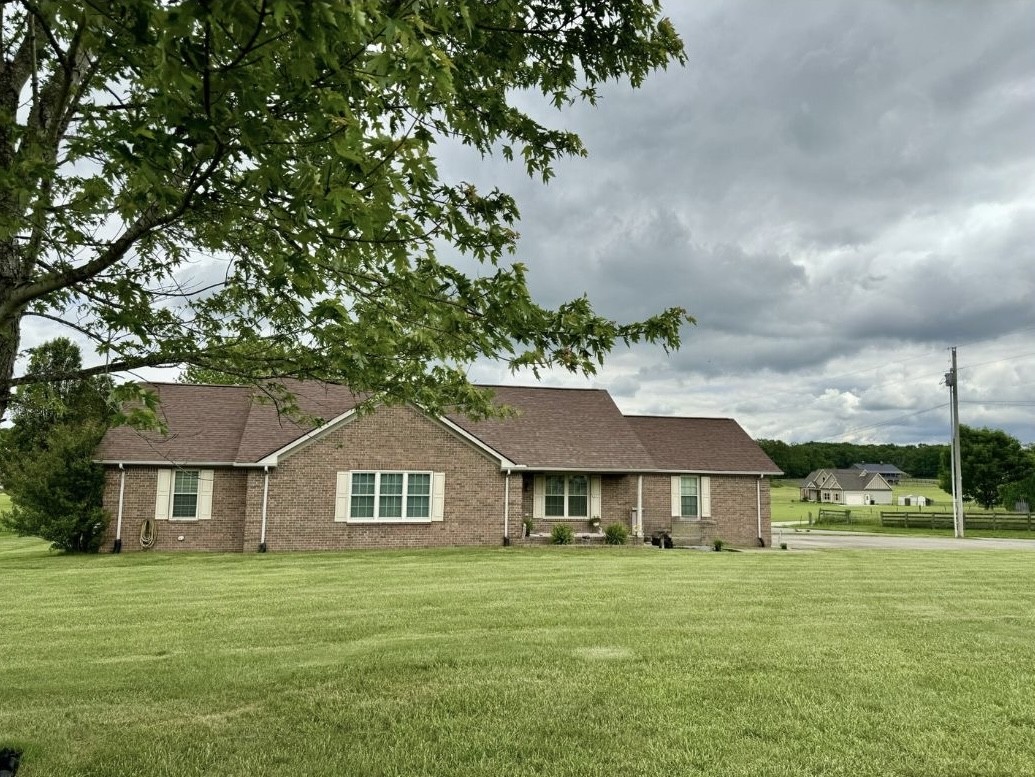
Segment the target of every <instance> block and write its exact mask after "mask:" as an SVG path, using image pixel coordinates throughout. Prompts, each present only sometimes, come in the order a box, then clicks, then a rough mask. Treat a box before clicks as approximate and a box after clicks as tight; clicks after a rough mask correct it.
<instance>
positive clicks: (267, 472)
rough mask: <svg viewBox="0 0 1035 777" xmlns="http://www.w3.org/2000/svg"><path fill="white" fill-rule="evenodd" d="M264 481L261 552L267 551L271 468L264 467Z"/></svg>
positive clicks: (260, 531) (260, 537)
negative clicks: (267, 510) (267, 514)
mask: <svg viewBox="0 0 1035 777" xmlns="http://www.w3.org/2000/svg"><path fill="white" fill-rule="evenodd" d="M262 472H263V483H262V528H261V529H260V530H259V552H260V553H265V552H266V505H268V504H269V497H270V468H269V467H263V468H262Z"/></svg>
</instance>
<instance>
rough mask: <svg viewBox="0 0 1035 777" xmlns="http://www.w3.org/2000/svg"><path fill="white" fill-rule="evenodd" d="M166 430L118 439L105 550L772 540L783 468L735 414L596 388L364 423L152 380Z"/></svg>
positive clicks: (249, 395) (323, 394)
mask: <svg viewBox="0 0 1035 777" xmlns="http://www.w3.org/2000/svg"><path fill="white" fill-rule="evenodd" d="M152 388H153V389H154V390H155V391H156V392H157V394H158V396H159V398H160V400H161V410H160V412H161V414H162V417H163V420H164V422H165V426H166V432H165V433H164V434H160V433H158V432H139V431H137V430H134V429H132V428H129V427H117V428H114V429H111V430H109V432H108V433H107V434H106V435H105V437H104V439H103V440H102V442H101V445H100V447H99V449H98V454H97V458H98V461H100V462H101V463H102V464H104V465H105V468H106V478H105V494H104V506H105V508H106V509H107V510H108V512H109V513H110V515H111V516H112V521H111V524H110V526H109V529H108V537H107V538H106V542H105V546H104V547H106V548H108V549H111V548H115V547H118V548H120V549H124V550H127V551H128V550H138V549H140V548H141V546H142V545H143V544H145V543H144V542H139V541H138V539H139V538H141V537H143V538H144V539H145V541H146V544H148V545H149V546H150V547H154V548H157V549H161V550H173V549H188V550H214V551H254V550H267V549H268V550H271V551H280V550H284V551H288V550H332V549H344V548H383V547H429V546H451V545H496V544H499V543H500V542H503V543H505V544H506V543H509V542H511V541H514V542H521V541H524V540H523V528H524V527H523V520H522V519H524V518H528V519H530V522H531V523H532V524H533V529H532V532H533V534H538V533H545V532H549V531H550V529H551V528H552V526H553V525H555V524H556V523H557V522H566V523H568V524H569V525H571V526H572V528H574V529H575V530H576V532H580V533H583V532H584V533H588V534H590V535H592V534H595V533H597V532H598V531H599V529H597V528H596V525H597V524H598V525H599V526H600V527H606V526H607V525H608V524H611V523H615V522H619V523H623V524H625V525H626V526H627V527H628V528H629V529H630V532H631V534H632V535H633V536H634V537H643V538H648V539H649V538H651V537H652V536H654V537H655V538H657V537H658V536H660V535H661V534H666V535H668V536H670V537H671V538H672V539H673V540H674V541H675V543H676V544H686V545H695V544H707V543H709V542H710V541H711V540H712V539H714V538H721V539H723V540H724V541H726V542H729V543H732V544H735V545H744V546H747V545H758V544H764V545H768V544H769V539H770V518H769V482H768V480H767V477H768V476H771V475H777V474H780V473H779V470H778V469H777V467H776V466H775V465H774V464H773V462H772V461H771V460H770V459H769V458H768V457H767V456H766V455H765V454H764V453H763V452H762V450H761V449H760V448H759V447H758V446H757V445H756V444H755V442H754V441H753V440H752V439H751V438H750V437H749V436H748V435H747V434H746V433H745V432H744V430H743V429H741V428H740V426H739V425H738V424H737V423H736V422H735V421H733V420H730V419H715V418H669V417H640V416H624V415H622V413H621V411H620V410H619V409H618V407H617V406H616V405H615V403H614V401H613V400H612V399H611V396H610V395H609V394H608V393H607V392H606V391H602V390H596V389H592V390H588V389H585V390H584V389H555V388H520V387H510V386H495V387H491V388H492V389H493V391H494V392H495V394H496V399H497V401H498V402H499V403H501V404H504V405H507V406H509V407H511V408H514V409H515V410H516V411H517V413H516V415H514V416H512V417H508V418H504V419H488V420H483V421H472V420H470V419H467V418H464V417H460V416H455V417H454V416H447V417H442V418H434V417H431V416H428V415H426V414H424V413H422V412H421V411H419V410H416V409H414V408H411V407H405V406H404V407H399V406H382V407H377V408H375V409H373V410H372V411H370V412H368V413H358V412H357V410H356V408H357V404H358V403H359V400H360V398H359V397H357V396H356V395H354V394H352V392H350V391H349V390H348V389H347V388H344V387H342V386H335V385H327V384H316V383H298V384H293V385H292V391H294V392H295V393H296V397H297V402H298V405H299V408H300V410H301V411H302V412H303V413H304V414H305V415H306V416H307V417H310V418H316V419H323V420H322V421H321V422H317V423H309V424H307V423H305V422H302V421H296V420H292V419H290V418H287V417H284V416H281V415H278V413H277V411H276V409H275V407H274V406H273V405H272V404H269V403H263V402H258V401H255V399H254V392H253V389H251V388H247V387H242V386H197V385H185V384H154V385H153V386H152Z"/></svg>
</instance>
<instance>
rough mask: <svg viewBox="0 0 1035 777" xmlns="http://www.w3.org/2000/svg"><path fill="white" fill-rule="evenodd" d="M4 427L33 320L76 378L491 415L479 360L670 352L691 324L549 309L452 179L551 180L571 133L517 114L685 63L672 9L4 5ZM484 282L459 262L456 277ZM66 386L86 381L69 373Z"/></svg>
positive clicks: (117, 0)
mask: <svg viewBox="0 0 1035 777" xmlns="http://www.w3.org/2000/svg"><path fill="white" fill-rule="evenodd" d="M0 14H2V20H0V29H2V39H0V179H2V180H0V416H2V414H3V412H4V411H5V410H6V406H7V402H8V398H9V396H10V391H11V389H12V388H13V387H15V386H18V385H23V384H27V383H33V382H38V381H41V380H42V381H46V380H51V379H53V376H49V377H48V376H43V375H39V374H34V373H32V371H31V370H30V371H28V372H27V373H26V374H22V375H15V372H14V370H15V362H16V358H17V355H18V351H19V344H20V328H21V325H22V322H23V320H24V319H25V318H26V317H27V316H35V317H39V318H42V319H48V320H51V321H54V322H57V323H58V324H60V325H62V326H65V327H68V328H70V329H71V330H74V331H75V332H78V333H79V335H81V336H84V337H86V338H89V340H90V341H92V343H93V345H94V346H95V348H96V350H97V352H98V353H99V354H100V360H101V362H103V363H98V364H94V365H89V366H87V367H84V368H82V369H80V370H78V371H76V373H75V375H76V376H82V375H84V374H91V373H94V374H96V373H100V372H106V371H111V372H114V371H119V370H126V369H132V368H138V367H142V366H155V365H172V364H180V365H194V366H196V367H198V368H202V369H215V370H218V371H220V372H222V373H224V374H229V375H235V376H238V377H240V378H241V379H244V380H251V381H261V380H263V379H265V378H268V377H278V376H297V377H312V378H321V379H329V380H339V381H347V382H348V383H350V384H351V385H352V386H353V387H354V388H356V389H359V390H365V391H372V392H375V394H376V395H377V396H379V397H381V398H387V399H391V400H396V401H410V402H416V403H417V404H420V405H423V406H425V407H428V408H431V409H435V408H439V407H441V406H443V405H459V406H460V407H462V408H464V409H468V410H473V411H478V410H484V409H486V407H487V406H486V404H485V397H484V396H482V395H481V394H480V393H478V392H476V391H474V390H472V389H471V387H470V386H469V385H468V384H467V381H466V379H465V368H466V367H467V366H469V365H470V363H471V362H472V361H473V360H474V359H476V358H477V357H479V356H482V355H488V356H490V357H495V358H500V359H504V360H506V361H508V362H509V363H510V364H511V365H513V366H515V367H520V366H531V367H533V368H536V369H538V368H541V367H546V366H555V365H559V366H562V367H565V368H568V369H571V370H575V371H585V372H591V371H592V370H593V369H594V368H595V366H596V365H597V364H598V363H599V362H600V360H601V359H602V358H603V356H604V355H605V354H606V353H607V352H608V351H609V350H610V349H611V348H612V347H614V346H615V345H616V344H618V343H621V342H634V341H640V340H647V341H652V342H659V343H661V344H662V345H664V346H665V347H677V346H678V344H679V330H680V327H681V326H682V324H683V323H685V322H686V321H687V320H688V318H687V316H686V315H685V311H683V310H681V309H670V310H667V311H663V312H660V313H659V314H658V315H657V316H654V317H652V318H650V319H649V320H646V321H642V322H633V323H619V322H616V321H613V320H609V319H607V318H604V317H601V316H599V315H597V314H596V313H595V312H594V311H593V309H592V307H591V306H590V304H589V302H588V301H587V300H586V299H584V298H578V299H575V300H573V301H571V302H569V303H566V304H563V305H561V306H559V308H557V309H545V308H543V307H540V306H539V305H537V304H536V303H535V302H534V301H533V300H532V299H531V298H530V296H529V293H528V289H527V287H526V282H525V269H524V267H523V265H522V264H520V263H513V264H510V263H508V261H505V260H506V259H507V255H508V253H510V252H512V251H513V250H514V248H515V245H516V240H517V233H516V231H515V225H516V223H517V219H518V211H517V207H516V205H515V202H514V200H513V199H512V198H511V197H510V196H508V195H507V194H506V193H504V192H502V191H498V190H495V189H494V190H492V191H480V190H478V189H476V188H475V187H474V186H473V185H471V184H469V183H465V182H463V181H454V180H447V179H446V178H445V176H444V175H443V174H441V173H440V170H439V167H438V165H437V163H436V155H435V153H436V148H437V144H440V143H441V142H442V141H443V140H444V139H448V141H449V142H450V143H457V144H464V145H466V146H468V147H470V148H471V149H473V150H474V152H476V153H481V154H483V155H487V154H500V155H502V156H504V157H506V158H508V159H509V158H517V159H519V160H520V162H521V163H522V164H523V165H524V167H525V168H526V169H527V172H528V174H529V175H532V176H539V177H542V178H543V179H544V181H545V180H546V179H548V178H549V177H550V176H551V174H552V165H553V163H554V161H555V160H556V159H557V158H559V157H562V156H572V155H582V154H583V153H584V149H583V146H582V145H581V143H580V140H579V138H578V137H577V136H576V135H575V134H572V133H570V132H566V131H561V130H557V129H552V128H550V127H548V126H545V125H544V124H542V123H540V122H539V121H538V120H536V119H534V118H533V117H532V116H531V115H530V114H529V113H528V112H526V111H524V110H522V109H521V108H520V107H518V106H519V105H520V104H527V102H528V101H527V100H525V99H524V98H523V97H522V94H523V93H531V92H534V93H541V94H542V95H545V96H546V98H547V99H549V100H550V101H552V102H553V104H554V105H556V106H557V107H559V108H560V107H563V106H565V105H567V104H570V103H571V102H573V101H576V100H588V101H593V100H595V99H596V96H597V95H596V87H597V86H598V85H600V84H601V83H603V82H606V81H609V80H613V79H619V78H626V79H628V80H629V81H630V82H631V83H632V84H633V85H634V86H636V85H639V84H640V83H641V82H642V81H643V79H644V78H645V77H646V76H647V75H648V74H649V73H650V72H651V71H652V70H654V69H656V68H659V67H664V66H666V65H667V64H668V63H670V62H672V61H680V62H681V61H683V58H684V54H683V48H682V43H681V42H680V40H679V37H678V36H677V34H676V33H675V31H674V30H673V28H672V26H671V24H670V23H669V22H668V21H667V20H666V19H663V18H662V17H661V16H660V11H659V3H658V0H593V2H585V0H496V1H495V2H491V3H490V2H484V0H350V2H341V0H180V1H178V2H177V1H175V0H4V1H3V2H0ZM460 256H466V257H468V260H469V261H470V260H476V261H477V262H480V263H481V269H480V270H478V271H476V272H468V273H466V274H465V273H464V272H462V271H460V270H459V269H457V264H458V261H457V260H458V258H459V257H460ZM64 377H72V375H71V374H69V375H67V376H64Z"/></svg>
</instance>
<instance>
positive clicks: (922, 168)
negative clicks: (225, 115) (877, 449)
mask: <svg viewBox="0 0 1035 777" xmlns="http://www.w3.org/2000/svg"><path fill="white" fill-rule="evenodd" d="M666 5H667V9H666V13H667V14H668V15H669V16H670V17H671V18H672V20H673V22H674V23H675V25H676V28H677V29H678V30H679V32H680V34H681V35H682V37H683V39H684V41H685V43H686V47H687V52H688V55H689V58H690V60H689V63H688V64H687V65H686V66H685V67H682V68H674V69H671V70H668V71H666V72H662V73H658V74H656V75H654V76H653V77H651V78H650V79H648V81H647V82H646V83H645V85H644V86H643V88H641V89H640V90H632V89H631V88H630V87H628V86H627V85H626V84H618V85H613V86H610V87H608V88H606V89H604V90H603V91H604V94H603V98H602V99H601V101H600V103H599V105H598V106H597V107H596V108H591V107H589V106H576V107H574V108H570V109H566V110H565V111H564V112H563V113H557V112H555V111H553V110H552V109H549V108H547V107H545V106H543V105H541V104H540V102H539V101H538V100H534V99H532V98H526V100H527V107H529V109H530V110H532V111H534V113H535V114H536V115H537V116H539V117H540V118H541V119H542V120H543V121H544V122H546V123H548V124H551V125H553V126H563V127H566V128H568V129H572V130H574V131H576V132H578V133H580V134H581V136H582V137H583V140H584V141H585V143H586V145H587V147H588V150H589V157H588V158H587V159H574V160H565V161H563V162H561V163H560V164H558V165H557V169H556V172H557V176H556V178H554V179H553V180H552V181H551V182H550V184H549V185H548V186H543V185H542V184H541V183H539V182H538V181H531V180H529V179H528V178H527V177H526V176H525V174H524V170H523V167H522V166H521V165H520V164H518V165H509V164H507V163H505V162H504V161H502V160H499V159H493V160H482V159H480V158H476V157H473V156H472V155H470V154H466V153H464V152H462V151H459V150H457V149H455V148H443V149H441V156H440V159H439V161H440V165H441V169H442V172H443V174H444V175H446V176H447V177H448V178H452V179H457V180H467V181H473V182H475V183H477V184H478V185H479V186H484V187H492V186H499V187H500V188H502V189H504V190H506V191H509V192H511V193H512V194H514V195H515V196H516V197H517V199H518V202H519V205H520V207H521V212H522V220H521V224H520V226H519V229H520V232H521V241H520V244H519V251H518V255H517V256H516V257H515V258H516V259H517V260H519V261H522V262H524V263H525V264H527V265H528V267H529V279H530V284H531V286H532V290H533V293H534V294H535V295H536V297H537V299H538V300H539V301H540V302H541V303H543V304H548V305H556V304H558V303H560V302H562V301H564V300H566V299H570V298H572V297H577V296H580V295H581V294H583V293H587V294H588V295H589V296H590V298H591V299H592V300H593V301H594V302H595V303H596V305H597V309H598V310H599V311H600V312H601V313H604V314H606V315H608V316H611V317H615V318H618V319H622V320H631V319H638V318H643V317H645V316H648V315H650V314H651V313H652V312H656V311H658V310H660V309H662V308H664V307H668V306H671V305H681V306H684V307H686V308H687V309H688V310H689V311H690V313H691V315H693V316H694V317H695V318H696V319H697V325H696V326H693V327H687V329H686V331H685V333H684V344H683V347H682V349H681V350H680V351H679V352H678V353H675V354H671V355H666V354H665V353H663V352H662V351H661V350H660V349H656V348H650V347H641V348H636V349H634V350H631V351H629V350H619V351H617V352H616V353H615V354H614V355H613V356H612V358H611V360H610V361H609V362H608V364H607V366H606V367H605V368H604V369H603V370H602V371H601V372H600V373H599V374H598V375H597V376H595V377H593V378H591V379H585V378H579V377H574V376H570V375H563V374H548V375H546V376H544V380H543V382H544V383H547V384H549V385H568V386H591V385H592V386H598V387H604V388H607V389H608V390H610V391H611V393H612V394H613V395H614V397H615V399H616V400H617V402H618V404H619V406H620V407H621V408H622V409H623V410H624V411H625V412H627V413H658V414H682V415H705V416H732V417H734V418H736V419H737V420H738V421H740V423H741V424H742V425H743V426H744V427H745V428H746V429H747V431H748V432H749V433H750V434H752V435H753V436H755V437H770V438H779V439H783V440H787V441H804V440H831V441H841V440H850V441H859V442H896V443H910V442H943V441H945V440H946V439H947V437H948V433H949V432H948V428H949V420H948V419H949V411H948V390H947V389H946V388H945V387H944V385H943V384H942V381H943V375H944V373H945V372H946V370H947V369H948V366H949V351H948V347H949V346H951V345H958V346H959V358H960V365H961V373H960V384H961V389H960V395H961V400H962V405H961V409H960V410H961V418H962V421H963V422H964V423H967V424H971V425H976V426H980V425H988V426H994V427H1000V428H1004V429H1006V430H1007V431H1008V432H1010V433H1011V434H1014V435H1015V436H1017V437H1019V438H1020V439H1021V440H1022V441H1024V442H1035V45H1033V41H1035V0H1031V1H1029V2H986V1H982V2H977V1H976V0H975V2H963V1H962V0H960V1H959V2H956V1H954V0H928V1H927V2H923V1H922V0H908V1H907V0H902V1H901V2H891V1H888V2H881V1H880V0H866V2H859V0H808V2H794V1H793V0H782V1H781V2H779V3H773V2H767V1H766V0H752V1H751V2H735V1H733V0H721V1H720V0H693V1H692V2H690V0H668V2H667V3H666ZM459 263H460V264H464V265H465V266H468V267H470V264H469V263H465V262H464V261H463V260H459ZM54 334H55V333H54V332H51V331H49V330H47V329H46V328H41V327H39V326H38V325H30V326H27V327H26V342H25V343H24V345H26V346H31V345H35V344H37V343H38V342H39V341H41V340H42V339H44V338H45V337H49V336H53V335H54ZM175 374H176V371H172V372H170V371H165V372H160V373H156V374H150V373H149V374H147V375H144V377H152V378H154V377H160V378H163V379H170V378H175ZM471 377H472V379H475V380H477V381H480V382H491V383H522V384H529V383H532V382H533V378H532V376H531V375H528V374H519V375H516V376H515V375H511V374H510V373H509V372H508V371H507V370H506V368H505V367H501V366H499V365H497V364H490V363H484V364H478V365H476V367H475V368H474V369H473V370H472V372H471Z"/></svg>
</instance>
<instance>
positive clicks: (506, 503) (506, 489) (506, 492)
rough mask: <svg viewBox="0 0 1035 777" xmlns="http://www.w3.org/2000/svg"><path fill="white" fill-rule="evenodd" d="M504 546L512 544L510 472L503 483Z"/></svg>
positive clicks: (508, 471)
mask: <svg viewBox="0 0 1035 777" xmlns="http://www.w3.org/2000/svg"><path fill="white" fill-rule="evenodd" d="M503 544H504V545H509V544H510V470H509V469H508V470H507V478H506V480H504V481H503Z"/></svg>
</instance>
